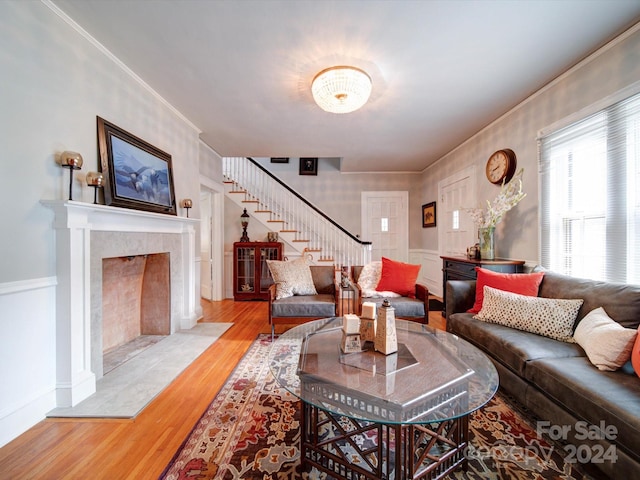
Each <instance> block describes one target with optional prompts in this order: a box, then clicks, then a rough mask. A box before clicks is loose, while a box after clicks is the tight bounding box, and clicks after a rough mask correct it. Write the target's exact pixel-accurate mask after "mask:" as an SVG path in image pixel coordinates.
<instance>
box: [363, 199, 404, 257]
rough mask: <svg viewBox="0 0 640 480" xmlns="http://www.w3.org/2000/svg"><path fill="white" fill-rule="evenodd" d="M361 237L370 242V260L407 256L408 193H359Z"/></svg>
mask: <svg viewBox="0 0 640 480" xmlns="http://www.w3.org/2000/svg"><path fill="white" fill-rule="evenodd" d="M361 203H362V239H363V240H367V241H370V242H371V260H374V261H375V260H381V259H382V257H387V258H392V259H393V260H397V261H399V262H407V261H408V259H409V193H408V192H400V191H398V192H394V191H389V192H362V195H361Z"/></svg>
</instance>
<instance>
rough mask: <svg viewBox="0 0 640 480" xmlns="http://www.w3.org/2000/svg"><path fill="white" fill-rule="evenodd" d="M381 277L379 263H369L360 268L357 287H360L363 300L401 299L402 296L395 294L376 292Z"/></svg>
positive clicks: (380, 264) (380, 263) (380, 265)
mask: <svg viewBox="0 0 640 480" xmlns="http://www.w3.org/2000/svg"><path fill="white" fill-rule="evenodd" d="M381 275H382V262H381V261H375V262H369V263H367V264H366V265H365V266H364V267H362V271H361V272H360V276H359V277H358V287H360V291H361V292H362V296H363V297H365V298H372V297H401V296H402V295H399V294H397V293H395V292H378V291H377V290H376V287H377V286H378V283H380V276H381Z"/></svg>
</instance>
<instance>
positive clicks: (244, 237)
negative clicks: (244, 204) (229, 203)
mask: <svg viewBox="0 0 640 480" xmlns="http://www.w3.org/2000/svg"><path fill="white" fill-rule="evenodd" d="M249 218H250V217H249V214H248V213H247V209H246V208H245V209H244V211H243V212H242V215H240V225H242V237H240V241H241V242H250V241H251V240H249V235H247V227H248V226H249Z"/></svg>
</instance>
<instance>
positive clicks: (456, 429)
mask: <svg viewBox="0 0 640 480" xmlns="http://www.w3.org/2000/svg"><path fill="white" fill-rule="evenodd" d="M396 329H397V338H398V352H397V353H394V354H391V355H383V354H382V353H379V352H375V351H374V350H373V345H372V344H371V343H370V342H367V343H365V344H364V345H363V351H362V352H359V353H349V354H344V353H342V351H341V349H340V344H341V339H342V317H336V318H328V319H322V320H315V321H312V322H308V323H305V324H303V325H299V326H297V327H295V328H292V329H291V330H289V331H287V332H286V333H284V334H283V335H281V336H280V337H278V338H277V339H276V341H275V342H274V344H273V346H272V348H271V352H270V354H269V364H270V369H271V372H272V374H273V375H274V377H275V378H276V380H277V382H278V383H279V384H280V385H281V386H282V387H283V388H285V389H287V390H288V391H289V392H291V393H292V394H294V395H296V396H297V397H299V398H300V399H301V400H302V410H303V411H302V420H301V440H300V442H301V449H300V450H301V461H302V464H303V467H304V468H305V469H308V468H311V467H315V468H316V469H318V470H320V471H322V472H325V473H327V474H329V475H330V476H332V477H334V478H350V479H382V478H384V479H391V478H393V479H396V480H399V479H408V478H410V479H423V478H424V479H427V478H428V479H434V478H441V477H444V476H446V475H447V474H448V473H449V472H450V471H451V470H453V469H455V468H457V467H458V466H463V467H464V466H466V459H465V456H464V450H465V448H466V446H467V442H468V416H469V414H470V413H472V412H473V411H475V410H477V409H478V408H480V407H482V406H483V405H484V404H486V403H487V402H488V401H489V400H490V399H491V397H493V395H494V394H495V392H496V390H497V388H498V373H497V372H496V369H495V367H494V366H493V364H492V363H491V361H490V360H489V358H488V357H487V356H486V355H485V354H484V353H482V352H481V351H480V350H479V349H477V348H476V347H474V346H473V345H471V344H470V343H468V342H466V341H464V340H462V339H460V338H458V337H457V336H455V335H452V334H450V333H447V332H444V331H441V330H436V329H433V328H431V327H429V326H427V325H422V324H419V323H416V322H409V321H405V320H396Z"/></svg>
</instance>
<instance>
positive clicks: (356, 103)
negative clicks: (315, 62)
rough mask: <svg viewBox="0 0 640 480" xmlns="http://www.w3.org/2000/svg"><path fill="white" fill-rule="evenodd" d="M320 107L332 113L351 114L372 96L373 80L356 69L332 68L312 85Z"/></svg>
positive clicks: (319, 74) (314, 96) (317, 77)
mask: <svg viewBox="0 0 640 480" xmlns="http://www.w3.org/2000/svg"><path fill="white" fill-rule="evenodd" d="M311 93H312V94H313V99H314V100H315V101H316V103H317V104H318V106H319V107H320V108H321V109H323V110H325V111H327V112H331V113H349V112H353V111H355V110H358V109H359V108H360V107H362V106H363V105H364V104H365V103H367V100H369V95H371V78H370V77H369V75H367V74H366V72H364V71H363V70H360V69H359V68H356V67H331V68H327V69H325V70H323V71H321V72H320V73H318V74H317V75H316V76H315V78H314V79H313V82H312V83H311Z"/></svg>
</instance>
